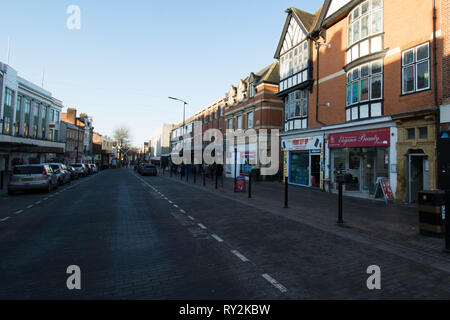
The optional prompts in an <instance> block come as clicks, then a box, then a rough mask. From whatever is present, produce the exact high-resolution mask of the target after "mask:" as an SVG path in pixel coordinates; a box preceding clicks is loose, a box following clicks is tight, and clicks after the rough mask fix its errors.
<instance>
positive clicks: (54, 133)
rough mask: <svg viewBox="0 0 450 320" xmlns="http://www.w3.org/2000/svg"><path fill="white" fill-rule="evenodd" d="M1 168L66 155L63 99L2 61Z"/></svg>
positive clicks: (0, 96) (59, 157) (6, 169)
mask: <svg viewBox="0 0 450 320" xmlns="http://www.w3.org/2000/svg"><path fill="white" fill-rule="evenodd" d="M0 74H1V81H0V84H1V87H0V106H1V107H0V171H9V170H11V168H12V167H13V166H14V165H16V164H29V163H43V162H47V161H50V160H55V159H62V158H63V156H64V149H65V144H64V142H62V141H61V140H62V139H61V136H60V114H61V110H62V107H63V106H62V102H61V101H59V100H58V99H55V98H54V97H52V94H51V92H49V91H47V90H44V89H42V88H41V87H39V86H37V85H35V84H33V83H31V82H29V81H27V80H26V79H24V78H22V77H20V76H18V74H17V71H16V70H14V69H13V68H11V67H10V66H9V65H6V64H2V63H0Z"/></svg>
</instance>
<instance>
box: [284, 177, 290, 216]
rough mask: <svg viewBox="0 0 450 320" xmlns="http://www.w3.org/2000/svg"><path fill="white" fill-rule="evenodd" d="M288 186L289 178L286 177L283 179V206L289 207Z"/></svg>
mask: <svg viewBox="0 0 450 320" xmlns="http://www.w3.org/2000/svg"><path fill="white" fill-rule="evenodd" d="M288 186H289V178H288V177H286V178H285V179H284V207H285V208H289V207H288Z"/></svg>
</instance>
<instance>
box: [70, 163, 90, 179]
mask: <svg viewBox="0 0 450 320" xmlns="http://www.w3.org/2000/svg"><path fill="white" fill-rule="evenodd" d="M70 166H71V167H74V168H75V170H77V172H78V175H79V176H81V177H86V176H87V175H88V171H89V169H88V168H86V165H85V164H84V163H72V164H71V165H70Z"/></svg>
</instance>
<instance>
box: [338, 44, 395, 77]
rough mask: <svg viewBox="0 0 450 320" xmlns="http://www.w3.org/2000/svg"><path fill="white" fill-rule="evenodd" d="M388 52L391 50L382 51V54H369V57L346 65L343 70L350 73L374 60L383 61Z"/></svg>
mask: <svg viewBox="0 0 450 320" xmlns="http://www.w3.org/2000/svg"><path fill="white" fill-rule="evenodd" d="M388 51H389V49H384V50H382V51H380V52H376V53H372V54H368V55H367V56H364V57H361V58H358V59H356V60H353V61H352V62H350V63H349V64H347V65H345V66H344V67H343V68H342V69H344V71H345V72H348V71H349V70H351V69H353V68H355V67H357V66H359V65H361V64H364V63H367V62H370V61H372V60H377V59H382V58H384V57H385V56H386V53H387V52H388Z"/></svg>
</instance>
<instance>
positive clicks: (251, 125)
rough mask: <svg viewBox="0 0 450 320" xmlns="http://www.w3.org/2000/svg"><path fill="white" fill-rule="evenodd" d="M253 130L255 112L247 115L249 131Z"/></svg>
mask: <svg viewBox="0 0 450 320" xmlns="http://www.w3.org/2000/svg"><path fill="white" fill-rule="evenodd" d="M251 128H253V112H249V113H248V114H247V129H251Z"/></svg>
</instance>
